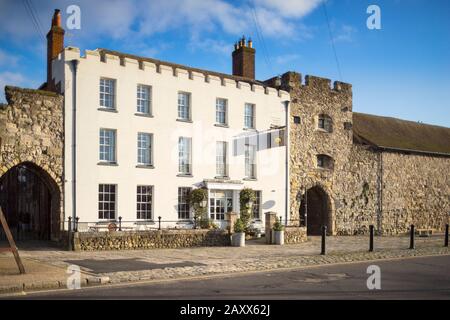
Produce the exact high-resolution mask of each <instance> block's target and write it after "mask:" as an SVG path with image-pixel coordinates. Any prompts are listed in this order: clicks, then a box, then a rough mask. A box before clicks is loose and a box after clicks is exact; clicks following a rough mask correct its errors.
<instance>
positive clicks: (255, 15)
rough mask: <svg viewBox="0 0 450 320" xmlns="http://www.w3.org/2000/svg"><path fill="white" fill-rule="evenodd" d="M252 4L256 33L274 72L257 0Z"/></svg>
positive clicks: (266, 59)
mask: <svg viewBox="0 0 450 320" xmlns="http://www.w3.org/2000/svg"><path fill="white" fill-rule="evenodd" d="M251 4H252V14H253V21H254V23H255V29H256V35H257V36H258V40H259V42H260V43H261V44H262V47H263V53H264V59H265V61H266V64H267V66H268V67H269V69H270V72H271V73H272V74H273V69H272V63H271V61H270V56H269V52H268V50H267V47H266V42H265V41H264V36H263V34H262V30H261V26H260V24H259V21H258V15H257V14H256V9H255V1H252V2H251Z"/></svg>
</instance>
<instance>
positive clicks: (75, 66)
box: [71, 59, 79, 221]
mask: <svg viewBox="0 0 450 320" xmlns="http://www.w3.org/2000/svg"><path fill="white" fill-rule="evenodd" d="M71 63H72V70H73V73H72V78H73V81H72V83H73V86H72V221H75V219H76V217H77V134H76V133H77V69H78V63H79V61H78V60H77V59H73V60H72V61H71Z"/></svg>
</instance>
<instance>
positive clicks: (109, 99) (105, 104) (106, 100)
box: [99, 77, 116, 110]
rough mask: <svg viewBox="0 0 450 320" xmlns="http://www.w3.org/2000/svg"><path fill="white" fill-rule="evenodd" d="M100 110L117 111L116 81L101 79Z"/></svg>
mask: <svg viewBox="0 0 450 320" xmlns="http://www.w3.org/2000/svg"><path fill="white" fill-rule="evenodd" d="M99 103H100V108H103V109H109V110H116V80H115V79H111V78H105V77H101V78H100V82H99Z"/></svg>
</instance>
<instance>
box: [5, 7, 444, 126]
mask: <svg viewBox="0 0 450 320" xmlns="http://www.w3.org/2000/svg"><path fill="white" fill-rule="evenodd" d="M29 2H30V3H31V7H32V8H34V10H35V12H36V17H37V20H38V23H39V25H40V26H39V28H38V27H36V26H35V25H34V24H33V23H32V20H31V18H30V15H29V14H28V13H27V9H26V8H27V6H26V5H25V1H24V0H0V86H1V88H2V91H3V86H4V85H5V84H11V85H18V86H22V87H38V86H39V85H40V84H41V83H42V82H44V81H45V72H46V69H45V57H46V42H45V40H44V38H43V37H42V34H43V36H44V37H45V35H46V33H47V31H48V29H49V26H50V20H51V15H52V13H53V10H54V9H55V8H59V9H61V11H62V13H63V15H62V17H63V24H64V25H65V22H66V19H67V17H68V15H67V14H66V9H67V7H68V6H69V5H71V4H76V5H78V6H79V7H80V9H81V29H80V30H66V38H65V44H66V45H72V46H77V47H80V48H81V49H82V50H84V49H95V48H98V47H103V48H109V49H113V50H118V51H124V52H128V53H134V54H138V55H144V56H149V57H154V58H158V59H162V60H167V61H171V62H176V63H180V64H186V65H190V66H194V67H198V68H204V69H209V70H215V71H220V72H225V73H230V72H231V51H232V47H233V43H234V42H235V41H236V40H237V39H238V38H239V37H240V36H242V35H244V34H245V35H246V36H250V37H251V38H252V39H253V41H254V47H255V48H256V50H257V53H256V78H257V79H260V80H264V79H267V78H270V77H272V76H274V75H277V74H282V73H284V72H286V71H297V72H300V73H301V74H302V75H303V76H304V75H307V74H311V75H316V76H322V77H326V78H330V79H332V80H333V81H334V80H343V81H345V82H349V83H352V84H353V96H354V101H353V108H354V111H357V112H365V113H371V114H377V115H386V116H393V117H399V118H403V119H408V120H412V121H421V122H424V123H431V124H436V125H442V126H447V127H450V1H448V0H428V1H425V0H379V1H376V0H372V1H365V0H283V1H276V0H243V1H225V0H184V1H182V0H165V1H156V0H134V1H131V0H130V1H121V0H97V1H93V0H90V1H88V0H81V1H76V0H70V1H66V0H59V1H50V0H49V1H46V0H39V1H37V0H29ZM371 4H375V5H378V6H379V7H380V9H381V27H382V28H381V30H369V29H368V28H367V26H366V20H367V18H368V17H369V14H367V13H366V10H367V7H368V6H369V5H371ZM324 6H325V8H326V12H327V13H328V17H329V24H330V27H331V34H332V36H333V39H334V43H335V48H336V53H337V57H338V61H339V65H340V69H341V75H342V79H341V77H340V75H339V72H338V68H337V63H336V60H335V56H334V53H333V50H332V45H331V41H330V32H329V31H330V30H329V29H328V24H327V20H326V16H325V10H324ZM255 16H256V19H255ZM257 23H258V24H259V27H260V36H258V32H257V29H256V27H255V25H256V24H257ZM39 29H40V31H39ZM263 41H264V44H265V45H264V44H263V43H262V42H263ZM0 100H3V101H4V97H3V92H2V93H1V95H0Z"/></svg>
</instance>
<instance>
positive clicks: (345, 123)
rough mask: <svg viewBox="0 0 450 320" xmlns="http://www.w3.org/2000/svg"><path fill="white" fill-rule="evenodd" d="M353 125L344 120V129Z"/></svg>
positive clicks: (348, 128)
mask: <svg viewBox="0 0 450 320" xmlns="http://www.w3.org/2000/svg"><path fill="white" fill-rule="evenodd" d="M352 127H353V125H352V123H351V122H344V129H345V130H351V129H352Z"/></svg>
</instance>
